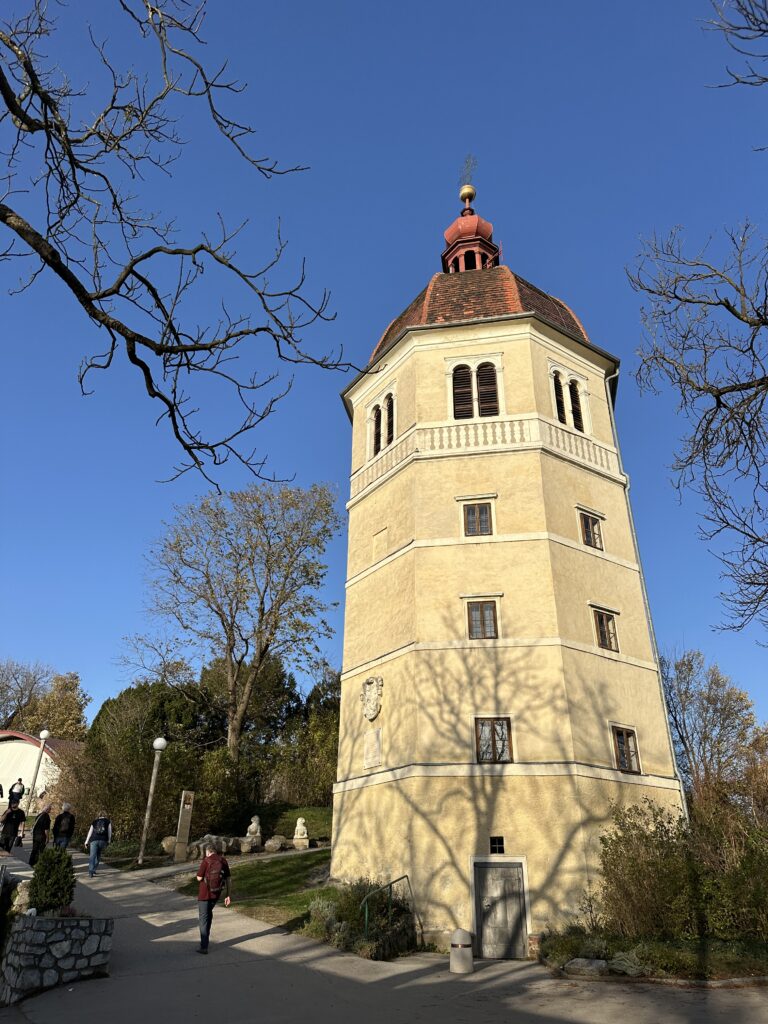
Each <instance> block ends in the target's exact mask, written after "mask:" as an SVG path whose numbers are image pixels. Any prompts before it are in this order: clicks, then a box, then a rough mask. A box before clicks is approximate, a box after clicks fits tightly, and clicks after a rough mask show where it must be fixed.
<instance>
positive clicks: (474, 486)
mask: <svg viewBox="0 0 768 1024" xmlns="http://www.w3.org/2000/svg"><path fill="white" fill-rule="evenodd" d="M486 272H487V271H483V270H477V271H469V272H467V276H469V275H470V274H472V273H474V274H482V273H486ZM481 361H491V362H493V364H494V366H495V368H496V379H497V386H498V399H499V413H498V415H496V416H487V417H478V416H475V417H473V418H471V419H464V420H456V419H454V415H453V405H452V374H453V370H454V368H455V366H457V365H460V364H461V365H470V366H471V367H473V368H474V367H476V366H477V365H478V363H479V362H481ZM558 368H562V369H563V370H564V371H566V372H567V373H570V374H573V375H575V376H576V377H577V379H578V381H579V386H580V393H581V401H582V411H583V416H584V430H583V431H578V430H576V429H574V427H573V426H572V425H568V424H566V425H564V424H562V423H561V422H558V417H557V410H556V407H555V399H554V392H553V378H552V373H553V372H554V370H556V369H558ZM371 370H372V372H368V373H366V374H363V375H361V376H360V377H359V378H358V379H357V380H356V381H355V382H353V384H352V385H351V386H350V387H349V388H348V390H347V392H346V393H345V400H346V403H347V407H348V409H349V411H350V414H351V418H352V474H351V498H350V501H349V504H348V510H349V548H348V582H347V597H346V617H345V633H344V665H343V674H342V702H341V723H340V742H339V764H338V782H337V784H336V786H335V790H334V846H333V861H332V875H333V876H334V877H335V878H339V879H347V880H349V879H352V878H355V877H359V876H368V877H375V878H379V879H381V880H383V881H386V880H389V879H392V878H395V877H398V876H400V875H404V874H408V876H409V878H410V881H411V885H412V887H413V892H414V896H415V901H416V910H417V913H418V915H419V917H420V919H421V922H422V926H423V929H424V932H425V934H426V935H427V936H429V937H430V938H432V939H433V940H437V941H438V942H440V943H442V944H443V945H445V944H447V942H448V941H449V936H450V933H451V931H452V930H453V929H455V928H457V927H461V928H466V929H468V930H469V931H472V932H473V933H475V934H476V935H477V933H478V929H479V924H478V920H477V915H478V907H479V906H480V904H479V903H478V900H477V898H476V896H477V894H476V893H475V885H476V875H475V865H476V863H477V862H479V861H482V862H484V863H490V864H500V865H503V864H507V863H509V864H517V865H520V866H521V868H522V877H523V878H524V887H525V915H526V921H525V928H526V932H527V934H528V936H531V935H535V934H536V933H540V932H541V931H542V930H543V929H544V928H545V927H546V926H547V925H556V924H562V923H563V922H564V921H565V920H566V919H567V918H568V916H569V914H571V913H572V912H573V911H575V910H576V908H577V905H578V902H579V898H580V895H581V893H582V890H583V889H584V887H585V886H586V885H587V884H588V883H589V881H590V879H592V878H593V877H594V875H595V872H596V869H597V864H598V852H599V844H598V837H599V835H600V833H601V831H603V830H604V829H605V828H606V826H607V824H608V823H609V820H610V814H611V806H612V805H613V804H629V803H638V802H640V801H641V800H642V798H643V797H646V796H647V797H650V798H651V799H653V800H655V801H656V802H659V803H661V804H664V805H667V806H670V807H673V808H676V809H680V808H681V807H682V798H681V790H680V785H679V780H678V778H677V776H676V770H675V765H674V760H673V754H672V748H671V743H670V737H669V732H668V728H667V721H666V713H665V708H664V704H663V697H662V692H661V687H660V681H659V674H658V666H657V663H656V655H655V650H654V643H653V638H652V632H651V626H650V620H649V616H648V612H647V606H646V599H645V590H644V585H643V580H642V573H641V568H640V565H639V561H638V553H637V549H636V543H635V539H634V531H633V527H632V522H631V513H630V509H629V502H628V480H627V477H626V476H625V474H624V472H623V470H622V466H621V460H620V457H619V452H618V450H617V447H616V440H615V436H614V429H613V419H612V412H611V408H610V402H611V398H610V388H609V386H608V380H609V378H610V377H611V375H615V372H616V363H615V361H614V360H613V359H612V357H610V356H608V355H607V354H605V353H602V352H601V351H600V350H598V349H595V348H594V347H592V346H591V345H588V344H587V343H585V342H584V341H581V340H578V339H576V338H574V337H572V336H571V335H570V334H569V333H567V332H564V331H560V330H558V329H556V328H555V327H554V326H552V325H551V324H548V323H546V322H544V321H543V319H542V318H540V317H537V316H533V315H515V316H504V317H500V318H498V319H496V320H488V321H482V322H481V321H479V320H478V321H477V322H470V323H464V324H460V325H454V326H450V325H439V324H438V325H431V326H419V327H416V328H412V329H408V330H405V331H404V332H403V333H402V334H401V336H400V337H399V340H397V341H396V342H395V344H394V345H392V346H391V347H390V348H389V350H388V351H384V352H383V353H382V354H381V356H380V357H379V358H378V359H377V361H376V362H375V363H374V364H373V366H372V367H371ZM389 394H391V395H393V397H394V408H395V424H394V426H395V429H394V437H393V440H392V442H391V444H388V445H386V444H385V445H384V447H383V448H382V450H381V451H380V452H378V453H377V454H374V451H373V440H372V437H373V434H372V417H373V411H374V409H375V407H376V406H377V405H379V406H381V403H382V401H383V400H384V398H385V396H387V395H389ZM470 501H471V502H483V503H487V504H488V505H490V511H491V522H492V533H491V534H490V535H488V536H471V537H468V536H465V527H464V519H463V506H464V504H466V503H467V502H470ZM582 510H587V511H588V512H590V514H595V515H597V516H598V517H599V520H600V524H601V530H602V540H603V549H602V550H598V549H596V548H593V547H589V546H587V545H586V544H585V543H584V539H583V537H582V533H581V526H580V519H579V514H580V511H582ZM473 600H487V601H493V602H494V603H495V608H496V615H497V630H496V632H497V636H496V637H495V638H492V639H470V638H469V627H468V618H467V605H468V602H470V601H473ZM595 607H597V608H600V609H606V610H608V611H609V612H610V614H611V615H612V616H613V621H614V624H615V628H616V632H617V638H618V648H619V649H618V651H612V650H606V649H602V648H601V647H600V646H599V642H598V641H599V638H598V635H597V633H596V626H595V616H594V609H595ZM368 679H376V680H378V679H380V680H381V681H382V687H381V699H380V708H378V709H374V710H375V711H376V712H377V713H375V716H374V717H372V718H370V717H369V718H366V717H365V715H364V714H363V707H364V706H363V704H362V703H361V691H362V690H363V688H364V684H365V681H366V680H368ZM478 717H483V718H502V719H508V721H509V732H510V735H509V739H510V742H511V760H508V761H505V762H503V763H488V762H486V761H480V760H479V753H478V746H477V733H476V719H477V718H478ZM615 726H617V727H621V728H623V729H626V730H631V731H632V733H634V736H635V738H636V744H637V765H636V767H637V769H638V770H637V771H633V772H628V771H625V770H620V766H619V765H617V751H616V746H615V739H614V734H613V729H614V727H615ZM491 837H496V838H497V839H498V838H502V839H503V845H504V853H503V854H491V852H490V848H489V843H490V839H491Z"/></svg>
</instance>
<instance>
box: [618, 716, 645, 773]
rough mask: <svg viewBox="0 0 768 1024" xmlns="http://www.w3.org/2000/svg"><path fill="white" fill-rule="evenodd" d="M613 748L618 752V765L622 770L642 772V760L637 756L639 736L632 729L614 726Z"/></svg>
mask: <svg viewBox="0 0 768 1024" xmlns="http://www.w3.org/2000/svg"><path fill="white" fill-rule="evenodd" d="M613 749H614V752H615V754H616V767H617V768H618V769H619V771H620V772H634V773H635V774H636V775H639V774H640V761H639V759H638V757H637V737H636V736H635V734H634V732H633V731H632V729H624V728H622V727H621V726H618V725H614V726H613Z"/></svg>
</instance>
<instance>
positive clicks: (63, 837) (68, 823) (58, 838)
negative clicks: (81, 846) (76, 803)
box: [53, 804, 75, 850]
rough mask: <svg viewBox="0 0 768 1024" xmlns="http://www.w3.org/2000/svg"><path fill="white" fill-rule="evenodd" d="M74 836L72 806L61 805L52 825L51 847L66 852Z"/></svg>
mask: <svg viewBox="0 0 768 1024" xmlns="http://www.w3.org/2000/svg"><path fill="white" fill-rule="evenodd" d="M74 834H75V816H74V814H73V813H72V805H71V804H62V805H61V814H57V815H56V820H55V821H54V823H53V845H54V846H60V847H61V849H62V850H66V848H67V847H68V846H69V841H70V839H71V838H72V836H73V835H74Z"/></svg>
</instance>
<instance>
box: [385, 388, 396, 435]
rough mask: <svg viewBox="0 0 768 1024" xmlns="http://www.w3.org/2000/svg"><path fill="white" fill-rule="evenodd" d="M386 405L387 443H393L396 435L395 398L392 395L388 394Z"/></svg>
mask: <svg viewBox="0 0 768 1024" xmlns="http://www.w3.org/2000/svg"><path fill="white" fill-rule="evenodd" d="M384 406H385V408H386V410H387V444H392V441H393V439H394V436H395V400H394V398H393V397H392V395H387V397H386V399H385V401H384Z"/></svg>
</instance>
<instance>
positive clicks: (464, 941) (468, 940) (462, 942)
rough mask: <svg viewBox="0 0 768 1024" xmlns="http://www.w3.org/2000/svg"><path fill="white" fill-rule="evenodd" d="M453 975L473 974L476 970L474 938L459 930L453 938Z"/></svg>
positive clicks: (451, 963)
mask: <svg viewBox="0 0 768 1024" xmlns="http://www.w3.org/2000/svg"><path fill="white" fill-rule="evenodd" d="M450 960H451V962H450V968H449V969H450V972H451V974H471V973H472V972H473V971H474V969H475V964H474V961H473V959H472V936H471V935H470V933H469V932H465V931H464V929H463V928H457V929H456V931H455V932H454V933H453V935H452V936H451V958H450Z"/></svg>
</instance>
